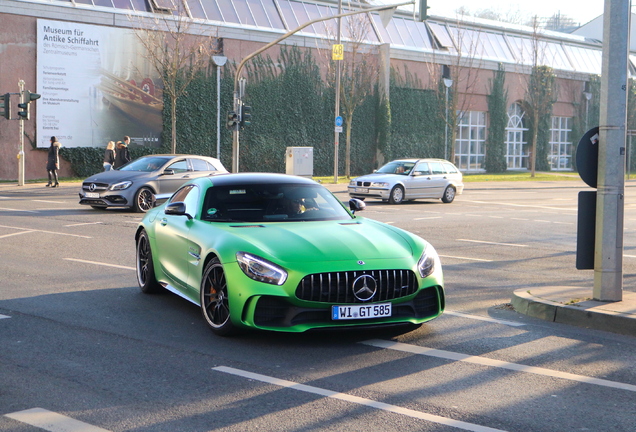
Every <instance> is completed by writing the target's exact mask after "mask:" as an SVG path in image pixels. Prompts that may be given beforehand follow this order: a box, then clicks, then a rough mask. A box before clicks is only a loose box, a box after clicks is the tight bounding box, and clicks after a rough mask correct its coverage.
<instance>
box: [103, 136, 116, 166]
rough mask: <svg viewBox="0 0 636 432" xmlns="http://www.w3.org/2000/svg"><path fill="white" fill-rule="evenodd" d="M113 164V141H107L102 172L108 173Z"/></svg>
mask: <svg viewBox="0 0 636 432" xmlns="http://www.w3.org/2000/svg"><path fill="white" fill-rule="evenodd" d="M114 163H115V141H109V142H108V145H106V151H105V152H104V171H110V170H111V169H112V168H113V164H114Z"/></svg>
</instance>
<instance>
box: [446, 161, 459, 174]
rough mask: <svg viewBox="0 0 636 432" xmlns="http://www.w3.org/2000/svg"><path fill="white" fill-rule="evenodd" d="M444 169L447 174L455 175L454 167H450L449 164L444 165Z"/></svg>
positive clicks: (455, 169)
mask: <svg viewBox="0 0 636 432" xmlns="http://www.w3.org/2000/svg"><path fill="white" fill-rule="evenodd" d="M444 168H446V171H447V172H448V173H449V174H457V168H455V165H451V164H448V163H445V164H444Z"/></svg>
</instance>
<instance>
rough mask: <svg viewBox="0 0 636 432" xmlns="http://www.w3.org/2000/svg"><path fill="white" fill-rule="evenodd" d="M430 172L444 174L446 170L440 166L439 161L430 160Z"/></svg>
mask: <svg viewBox="0 0 636 432" xmlns="http://www.w3.org/2000/svg"><path fill="white" fill-rule="evenodd" d="M430 165H431V173H432V174H433V175H435V174H446V170H445V169H444V167H443V166H442V164H441V163H440V162H431V164H430Z"/></svg>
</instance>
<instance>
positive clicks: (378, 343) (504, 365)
mask: <svg viewBox="0 0 636 432" xmlns="http://www.w3.org/2000/svg"><path fill="white" fill-rule="evenodd" d="M360 343H361V344H364V345H370V346H374V347H377V348H384V349H392V350H396V351H401V352H407V353H411V354H418V355H425V356H430V357H437V358H441V359H445V360H452V361H462V362H466V363H472V364H476V365H480V366H489V367H497V368H501V369H508V370H512V371H516V372H525V373H531V374H536V375H543V376H549V377H552V378H559V379H564V380H570V381H577V382H581V383H586V384H594V385H599V386H603V387H611V388H616V389H621V390H627V391H631V392H636V385H632V384H625V383H620V382H616V381H609V380H604V379H600V378H592V377H587V376H584V375H575V374H571V373H568V372H559V371H555V370H551V369H545V368H540V367H535V366H526V365H522V364H519V363H510V362H506V361H501V360H494V359H490V358H487V357H480V356H472V355H467V354H461V353H456V352H452V351H443V350H437V349H433V348H427V347H422V346H417V345H409V344H405V343H401V342H392V341H386V340H380V339H371V340H368V341H364V342H360Z"/></svg>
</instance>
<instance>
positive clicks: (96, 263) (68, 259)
mask: <svg viewBox="0 0 636 432" xmlns="http://www.w3.org/2000/svg"><path fill="white" fill-rule="evenodd" d="M64 259H65V260H67V261H75V262H81V263H84V264H94V265H98V266H104V267H114V268H120V269H124V270H137V269H136V268H134V267H128V266H121V265H117V264H106V263H103V262H97V261H86V260H81V259H76V258H64Z"/></svg>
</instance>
